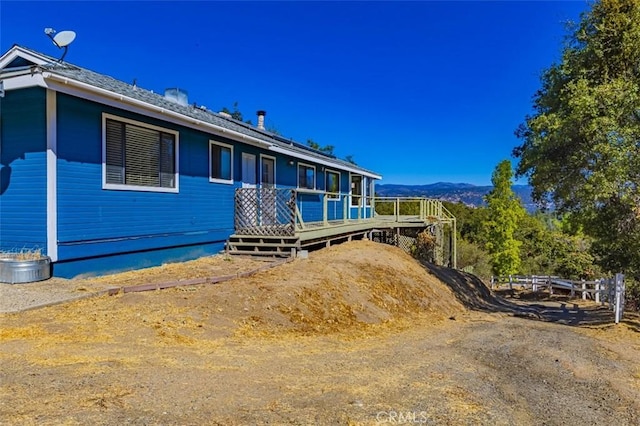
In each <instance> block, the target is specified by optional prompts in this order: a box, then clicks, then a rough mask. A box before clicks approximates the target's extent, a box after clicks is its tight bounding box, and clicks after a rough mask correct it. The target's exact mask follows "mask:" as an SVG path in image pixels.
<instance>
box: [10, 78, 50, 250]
mask: <svg viewBox="0 0 640 426" xmlns="http://www.w3.org/2000/svg"><path fill="white" fill-rule="evenodd" d="M1 102H2V120H1V128H0V143H1V144H2V146H0V167H1V169H0V250H9V251H11V250H22V249H27V250H31V249H41V250H42V251H43V253H46V248H47V189H46V176H47V163H46V161H47V160H46V134H47V133H46V92H45V90H44V89H41V88H30V89H21V90H11V91H7V92H6V93H5V97H4V98H3V99H2V100H1Z"/></svg>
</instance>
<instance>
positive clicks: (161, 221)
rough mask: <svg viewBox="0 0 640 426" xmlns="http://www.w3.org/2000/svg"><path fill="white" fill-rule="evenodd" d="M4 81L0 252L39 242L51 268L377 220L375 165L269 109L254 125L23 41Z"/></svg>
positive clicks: (143, 258)
mask: <svg viewBox="0 0 640 426" xmlns="http://www.w3.org/2000/svg"><path fill="white" fill-rule="evenodd" d="M0 82H1V83H0V84H2V90H1V91H0V166H1V169H0V251H15V250H23V249H28V250H31V249H40V250H42V252H43V253H45V254H47V255H48V256H49V257H50V258H51V259H52V262H53V264H54V267H53V274H54V275H56V276H62V277H72V276H76V275H79V274H85V273H91V274H99V273H105V272H110V271H117V270H124V269H130V268H137V267H145V266H152V265H157V264H160V263H162V262H167V261H177V260H186V259H193V258H196V257H200V256H203V255H207V254H212V253H218V252H220V251H221V250H223V249H224V248H225V246H226V247H227V249H228V250H231V251H238V252H243V251H245V250H246V249H247V247H248V246H247V244H254V246H253V247H252V248H251V250H253V251H260V250H262V248H265V247H276V246H277V247H278V249H281V248H282V247H284V248H285V250H288V249H289V248H292V249H294V250H295V249H300V248H301V247H304V243H305V241H306V242H307V243H308V244H311V243H317V242H319V241H325V240H327V241H328V240H329V239H330V238H332V237H333V236H336V235H338V236H340V235H342V236H344V235H352V234H353V233H355V232H360V233H362V232H368V231H371V229H372V226H373V225H372V224H370V223H369V224H367V223H366V221H367V219H372V218H373V217H374V203H375V201H374V198H373V196H374V182H375V181H376V180H378V179H380V176H379V175H378V174H376V173H374V172H371V171H368V170H366V169H363V168H361V167H358V166H356V165H354V164H352V163H349V162H347V161H344V160H340V159H338V158H335V157H333V156H329V155H325V154H323V153H322V152H319V151H316V150H313V149H310V148H308V147H306V146H304V145H302V144H298V143H295V142H293V141H290V140H287V139H284V138H282V137H280V136H278V135H275V134H273V133H270V132H268V131H266V130H265V129H264V113H263V112H259V115H258V125H257V126H256V127H253V126H251V125H249V124H246V123H243V122H240V121H237V120H234V119H232V118H231V117H229V116H228V115H226V114H223V113H216V112H212V111H210V110H207V109H205V108H202V107H198V106H196V105H189V104H188V102H187V99H186V94H185V93H184V92H182V91H180V90H177V89H173V90H167V91H166V93H165V94H164V95H160V94H157V93H153V92H151V91H149V90H145V89H142V88H140V87H136V86H135V85H131V84H127V83H124V82H122V81H119V80H116V79H114V78H111V77H109V76H106V75H103V74H99V73H96V72H93V71H90V70H88V69H85V68H81V67H78V66H75V65H72V64H69V63H67V62H58V61H57V60H56V59H55V58H52V57H50V56H47V55H44V54H42V53H39V52H36V51H33V50H30V49H27V48H24V47H21V46H17V45H16V46H13V47H12V48H11V49H10V50H9V51H7V52H6V53H4V54H3V55H2V56H1V57H0ZM398 212H399V210H398ZM425 214H426V213H425ZM317 224H320V225H330V224H333V225H338V228H335V227H334V228H333V229H334V230H333V231H331V232H329V231H326V229H327V226H315V225H317ZM347 225H349V226H351V228H347V227H346V226H347ZM339 226H343V228H342V229H339ZM376 226H377V225H376ZM335 229H338V230H337V231H336V230H335ZM311 230H315V231H313V232H315V233H314V234H311V233H310V232H311ZM304 232H307V234H305V235H307V237H305V238H306V239H305V238H301V237H300V235H301V233H304ZM251 238H254V239H253V240H252V239H251ZM227 242H228V244H227Z"/></svg>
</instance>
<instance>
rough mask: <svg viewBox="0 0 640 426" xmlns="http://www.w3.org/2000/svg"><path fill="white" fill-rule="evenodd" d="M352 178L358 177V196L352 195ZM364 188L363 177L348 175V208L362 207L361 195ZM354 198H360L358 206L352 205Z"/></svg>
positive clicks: (362, 198)
mask: <svg viewBox="0 0 640 426" xmlns="http://www.w3.org/2000/svg"><path fill="white" fill-rule="evenodd" d="M353 176H360V195H358V194H354V193H353V187H352V186H351V185H352V183H353V180H352V178H353ZM363 186H364V176H363V175H361V174H357V173H349V207H353V208H360V207H363V205H364V196H363V195H362V192H364V191H363ZM354 197H360V202H359V203H358V204H353V199H354Z"/></svg>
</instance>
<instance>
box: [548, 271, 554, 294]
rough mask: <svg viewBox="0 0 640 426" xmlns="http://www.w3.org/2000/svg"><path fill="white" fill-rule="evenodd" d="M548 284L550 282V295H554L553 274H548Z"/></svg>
mask: <svg viewBox="0 0 640 426" xmlns="http://www.w3.org/2000/svg"><path fill="white" fill-rule="evenodd" d="M547 284H549V295H550V296H552V295H553V283H552V282H551V275H547Z"/></svg>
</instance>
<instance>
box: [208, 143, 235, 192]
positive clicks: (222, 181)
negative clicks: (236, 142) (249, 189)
mask: <svg viewBox="0 0 640 426" xmlns="http://www.w3.org/2000/svg"><path fill="white" fill-rule="evenodd" d="M211 145H218V146H223V147H225V148H229V150H230V151H231V166H230V167H231V170H230V172H231V173H230V176H231V179H219V178H212V177H211ZM207 174H208V175H209V182H212V183H224V184H232V183H233V145H229V144H227V143H223V142H218V141H214V140H209V171H208V172H207Z"/></svg>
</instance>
